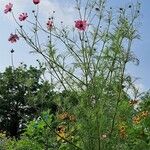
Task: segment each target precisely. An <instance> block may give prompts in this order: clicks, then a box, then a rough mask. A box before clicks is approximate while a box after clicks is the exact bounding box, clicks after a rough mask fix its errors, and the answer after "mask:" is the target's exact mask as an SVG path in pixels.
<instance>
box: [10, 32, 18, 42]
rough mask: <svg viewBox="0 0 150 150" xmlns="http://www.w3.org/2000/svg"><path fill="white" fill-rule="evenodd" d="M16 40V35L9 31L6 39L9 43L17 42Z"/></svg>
mask: <svg viewBox="0 0 150 150" xmlns="http://www.w3.org/2000/svg"><path fill="white" fill-rule="evenodd" d="M17 40H19V37H18V35H17V34H12V33H11V34H10V37H9V39H8V41H9V42H11V43H15V42H17Z"/></svg>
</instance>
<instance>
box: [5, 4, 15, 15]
mask: <svg viewBox="0 0 150 150" xmlns="http://www.w3.org/2000/svg"><path fill="white" fill-rule="evenodd" d="M12 7H13V4H12V3H9V4H7V5H6V6H5V9H4V13H5V14H7V13H8V12H11V11H12Z"/></svg>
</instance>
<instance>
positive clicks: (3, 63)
mask: <svg viewBox="0 0 150 150" xmlns="http://www.w3.org/2000/svg"><path fill="white" fill-rule="evenodd" d="M41 1H42V3H41V10H44V11H42V15H43V20H44V19H45V21H46V18H47V17H48V16H47V15H48V13H49V12H52V11H53V10H55V11H56V17H57V18H58V19H59V20H60V21H61V20H62V19H63V20H65V21H66V23H67V24H71V23H72V22H73V19H74V10H73V7H72V4H71V3H70V1H71V0H61V2H60V0H41ZM72 1H73V0H72ZM108 1H109V3H110V4H111V6H112V7H114V8H116V9H117V8H119V7H120V6H121V7H123V6H124V5H126V6H127V5H128V4H129V3H130V2H133V3H134V2H136V0H108ZM8 2H12V3H13V4H14V10H15V12H14V13H15V14H18V13H19V12H24V11H30V12H31V10H32V9H34V5H33V4H32V0H26V1H23V2H22V1H20V0H1V1H0V18H1V20H0V71H2V70H4V69H5V67H7V66H9V65H11V59H10V50H11V49H12V48H13V49H14V50H15V53H14V64H15V66H18V65H19V64H20V62H24V63H26V64H28V65H30V64H33V65H36V64H37V62H36V59H37V55H33V54H29V51H30V50H31V49H30V48H29V46H27V45H25V44H24V43H23V42H21V43H20V42H18V43H16V44H11V43H8V41H7V40H8V36H9V34H10V33H11V32H14V31H15V23H14V22H13V20H12V19H11V17H10V14H7V15H5V14H4V13H3V10H4V6H5V4H7V3H8ZM149 6H150V1H149V0H141V17H140V21H141V25H140V28H139V32H140V35H141V40H138V41H136V42H135V43H134V45H133V51H134V53H135V54H136V56H137V58H138V59H139V60H140V65H139V66H135V65H128V69H127V72H128V73H130V74H131V75H132V76H133V77H139V78H140V79H139V80H138V81H137V85H138V86H139V87H140V88H142V89H144V90H147V89H150V79H149V77H150V71H149V68H150V67H149V66H150V59H149V57H150V50H149V43H150V29H149V27H150V19H149V18H150V17H149V15H150V7H149Z"/></svg>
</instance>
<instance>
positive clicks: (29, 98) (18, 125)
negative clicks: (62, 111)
mask: <svg viewBox="0 0 150 150" xmlns="http://www.w3.org/2000/svg"><path fill="white" fill-rule="evenodd" d="M43 71H44V70H43V68H41V69H37V68H34V67H32V66H31V67H30V68H29V69H27V67H26V66H20V67H19V68H16V69H13V68H12V67H9V68H6V70H5V71H4V72H3V73H0V103H1V105H0V119H1V121H0V130H3V131H6V135H7V136H11V137H13V136H15V137H16V138H17V137H19V135H20V133H21V132H22V129H23V128H24V125H25V123H26V122H27V121H29V120H31V119H33V118H34V117H36V116H38V113H40V112H41V110H42V111H43V110H45V109H48V108H47V105H49V108H51V107H52V106H54V103H53V102H52V97H53V92H52V88H51V86H50V84H49V83H48V82H47V81H44V80H42V78H41V75H42V74H43ZM55 107H56V106H55ZM52 111H53V112H54V113H55V111H56V108H54V110H52Z"/></svg>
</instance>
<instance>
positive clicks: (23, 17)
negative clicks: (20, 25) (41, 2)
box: [19, 13, 28, 21]
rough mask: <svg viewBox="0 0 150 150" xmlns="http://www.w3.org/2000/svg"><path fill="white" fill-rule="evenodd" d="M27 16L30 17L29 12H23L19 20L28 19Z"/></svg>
mask: <svg viewBox="0 0 150 150" xmlns="http://www.w3.org/2000/svg"><path fill="white" fill-rule="evenodd" d="M27 17H28V14H27V13H22V14H20V15H19V20H20V21H24V20H26V18H27Z"/></svg>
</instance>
